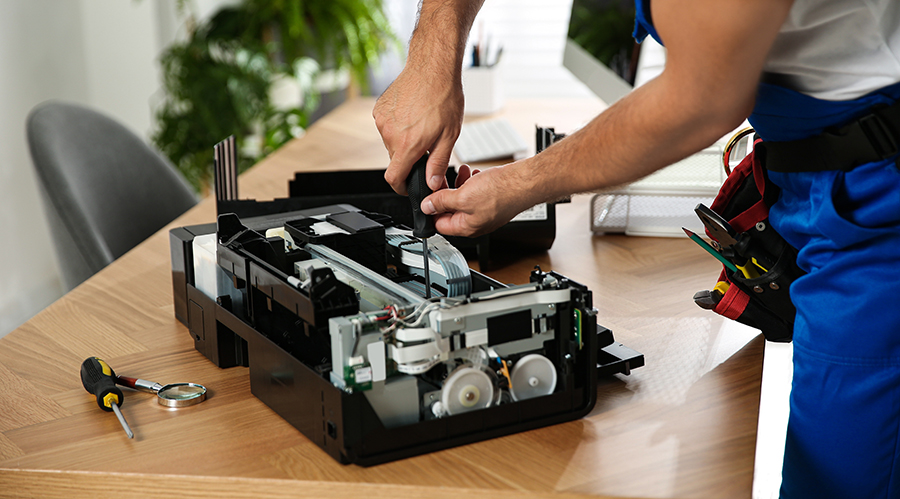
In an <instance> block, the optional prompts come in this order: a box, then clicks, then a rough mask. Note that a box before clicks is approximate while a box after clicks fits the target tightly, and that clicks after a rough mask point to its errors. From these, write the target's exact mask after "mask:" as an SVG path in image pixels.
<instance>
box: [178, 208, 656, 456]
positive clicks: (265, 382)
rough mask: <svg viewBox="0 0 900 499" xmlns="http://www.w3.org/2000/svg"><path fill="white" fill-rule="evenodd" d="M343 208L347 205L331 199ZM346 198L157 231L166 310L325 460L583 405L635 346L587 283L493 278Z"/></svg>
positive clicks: (633, 359)
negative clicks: (246, 378)
mask: <svg viewBox="0 0 900 499" xmlns="http://www.w3.org/2000/svg"><path fill="white" fill-rule="evenodd" d="M347 208H350V209H347ZM428 244H429V259H430V265H429V266H428V268H429V272H430V274H431V279H430V282H431V288H432V289H431V298H429V299H425V298H424V296H425V279H424V270H423V269H424V268H425V265H424V260H423V258H422V244H421V242H420V241H419V240H418V239H416V238H414V237H413V236H412V233H411V231H410V230H409V229H408V228H406V227H404V226H402V225H397V224H394V223H393V221H392V220H391V219H390V218H389V217H387V216H384V215H378V214H373V213H366V212H360V211H356V210H355V209H353V207H348V206H347V205H340V206H329V207H324V208H320V209H314V210H304V211H299V212H292V213H287V214H281V215H279V216H264V217H257V218H248V219H246V220H244V221H242V220H240V219H239V218H238V217H237V216H236V215H234V214H223V215H220V216H219V220H218V224H217V225H212V224H210V225H206V226H193V227H182V228H178V229H173V230H172V231H171V247H172V262H173V282H174V286H175V302H176V316H177V317H178V318H179V319H180V320H181V321H182V322H184V323H185V325H187V326H188V328H189V330H190V334H191V336H192V337H193V338H194V343H195V346H196V348H197V349H198V350H199V351H200V352H202V353H204V355H206V356H207V357H208V358H210V360H212V361H213V362H215V363H216V364H217V365H219V366H220V367H230V366H233V365H245V366H249V367H250V378H251V390H252V392H253V394H254V395H255V396H257V397H258V398H260V399H261V400H263V401H264V402H265V403H266V404H268V405H269V406H270V407H271V408H272V409H274V410H275V411H276V412H277V413H278V414H280V415H281V416H282V417H284V418H285V419H286V420H287V421H289V422H290V423H291V424H293V425H294V426H295V427H297V428H298V429H299V430H300V431H302V432H303V433H304V434H305V435H306V436H307V437H308V438H310V440H312V441H313V442H315V443H316V444H318V445H319V446H320V447H322V448H323V449H324V450H325V451H326V452H328V453H329V454H330V455H332V457H334V458H335V459H337V460H339V461H341V462H344V463H357V464H361V465H370V464H377V463H380V462H385V461H390V460H394V459H399V458H403V457H407V456H411V455H415V454H420V453H423V452H430V451H432V450H437V449H441V448H445V447H450V446H455V445H460V444H463V443H468V442H473V441H477V440H483V439H486V438H492V437H495V436H499V435H505V434H509V433H514V432H518V431H523V430H527V429H531V428H536V427H540V426H546V425H548V424H554V423H558V422H562V421H568V420H572V419H577V418H580V417H582V416H584V415H585V414H587V413H588V412H589V411H590V410H591V408H592V407H593V405H594V402H595V398H596V392H597V389H596V384H597V376H598V373H599V374H612V373H624V374H628V373H629V372H630V369H633V368H636V367H639V366H641V365H643V357H642V356H641V355H640V354H638V353H637V352H634V351H633V350H630V349H628V348H627V347H624V346H623V345H621V344H619V343H616V342H615V341H614V340H613V337H612V333H611V332H610V331H609V330H607V329H605V328H602V327H598V326H597V322H596V310H595V309H594V308H593V305H592V301H591V300H592V297H591V292H590V291H589V290H588V289H587V288H586V287H585V286H583V285H581V284H579V283H577V282H575V281H572V280H571V279H568V278H567V277H565V276H562V275H559V274H557V273H555V272H544V271H541V270H540V269H535V270H534V271H533V272H531V275H530V276H529V283H528V284H523V285H511V286H507V285H504V284H502V283H499V282H497V281H495V280H493V279H491V278H490V277H487V276H485V275H483V274H480V273H478V272H476V271H474V270H471V269H469V268H468V266H467V264H466V260H465V259H464V258H463V257H462V255H461V254H460V252H459V251H458V250H457V249H456V248H454V247H453V246H451V245H450V244H449V243H447V242H446V241H445V240H444V239H443V238H442V237H441V236H439V235H438V236H434V237H431V238H429V239H428Z"/></svg>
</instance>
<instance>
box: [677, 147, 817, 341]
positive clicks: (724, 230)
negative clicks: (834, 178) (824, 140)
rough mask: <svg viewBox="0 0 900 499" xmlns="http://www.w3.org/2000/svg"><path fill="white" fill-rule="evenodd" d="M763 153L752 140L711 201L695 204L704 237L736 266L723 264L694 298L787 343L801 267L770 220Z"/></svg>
mask: <svg viewBox="0 0 900 499" xmlns="http://www.w3.org/2000/svg"><path fill="white" fill-rule="evenodd" d="M766 153H767V149H765V148H764V147H762V141H761V140H756V142H755V144H754V149H753V152H751V153H750V154H749V155H748V156H747V157H746V158H744V160H743V161H742V162H741V163H740V164H739V165H738V166H737V167H736V168H735V169H734V171H732V172H731V173H730V174H729V176H728V178H727V179H726V180H725V183H724V184H723V185H722V188H721V189H720V190H719V194H718V195H717V196H716V199H715V200H714V201H713V203H712V206H710V207H709V208H706V207H705V206H702V205H700V206H698V208H697V212H698V215H700V217H701V220H703V222H704V225H705V226H706V234H707V236H709V237H710V239H712V240H713V241H714V246H715V247H716V249H718V250H719V252H720V253H721V254H722V256H724V257H725V258H726V259H728V260H729V261H731V262H732V263H733V264H734V265H735V267H736V268H737V270H736V271H735V270H733V269H730V268H729V267H724V268H723V270H722V272H721V274H720V275H719V279H718V282H717V284H716V286H715V288H713V289H712V290H709V291H700V292H698V293H697V294H695V295H694V301H695V302H696V303H697V304H698V305H700V306H701V307H703V308H706V309H710V310H712V311H714V312H715V313H717V314H720V315H722V316H725V317H728V318H729V319H733V320H736V321H738V322H740V323H742V324H746V325H748V326H751V327H754V328H757V329H760V330H761V331H762V332H763V334H764V335H765V337H766V339H767V340H770V341H777V342H788V341H791V336H792V333H793V327H794V316H795V315H796V309H795V308H794V304H793V303H792V302H791V298H790V294H789V292H788V291H789V288H790V285H791V283H792V282H793V281H794V280H795V279H797V278H798V277H800V276H801V275H803V271H802V270H800V268H799V267H797V250H796V249H794V248H793V247H792V246H791V245H790V244H788V243H787V241H785V240H784V238H783V237H781V235H780V234H778V233H777V232H776V231H775V230H774V229H773V228H772V227H771V225H770V224H769V207H770V206H772V204H774V203H775V201H777V200H778V194H779V189H778V186H776V185H775V184H773V183H772V182H771V181H770V180H769V178H768V175H766V169H765V168H764V167H763V163H764V162H765V161H766V160H767V158H766ZM710 211H711V212H712V213H710ZM704 213H705V215H704ZM718 216H720V217H721V218H718ZM711 218H712V219H711ZM713 219H718V220H720V221H719V222H716V221H715V220H713Z"/></svg>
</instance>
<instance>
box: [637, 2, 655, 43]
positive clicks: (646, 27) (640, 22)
mask: <svg viewBox="0 0 900 499" xmlns="http://www.w3.org/2000/svg"><path fill="white" fill-rule="evenodd" d="M634 9H635V15H634V33H632V35H631V36H633V37H634V39H635V41H637V42H638V43H641V42H643V41H644V38H647V35H650V36H651V37H653V39H654V40H656V41H657V42H659V43H660V44H662V40H661V39H660V38H659V34H658V33H657V32H656V28H654V27H653V19H652V18H651V17H650V0H634Z"/></svg>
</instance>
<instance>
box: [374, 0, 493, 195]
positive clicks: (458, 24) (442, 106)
mask: <svg viewBox="0 0 900 499" xmlns="http://www.w3.org/2000/svg"><path fill="white" fill-rule="evenodd" d="M483 2H484V0H423V1H422V5H421V8H420V10H419V19H418V21H417V23H416V29H415V31H414V32H413V37H412V39H411V40H410V42H409V57H408V58H407V60H406V66H405V67H404V68H403V71H402V72H401V73H400V76H398V77H397V79H396V80H395V81H394V83H393V84H391V86H390V87H389V88H388V89H387V91H385V93H384V94H383V95H382V96H381V97H380V98H379V99H378V102H377V103H376V104H375V110H374V111H373V113H372V114H373V116H374V117H375V125H376V126H377V127H378V131H379V132H380V133H381V139H382V141H384V146H385V148H387V151H388V156H389V157H390V158H391V162H390V164H389V165H388V168H387V172H385V174H384V178H385V180H387V182H388V183H389V184H390V185H391V187H392V188H393V189H394V190H395V191H396V192H397V193H398V194H404V195H405V194H406V177H408V176H409V172H410V170H412V166H413V164H415V162H416V161H417V160H418V159H419V158H421V157H422V156H423V155H424V154H425V153H426V152H430V153H431V154H430V156H429V158H428V164H427V165H426V166H425V178H426V180H427V182H428V186H429V187H431V189H432V190H438V189H440V188H441V187H443V186H445V185H446V180H445V177H444V175H445V174H446V172H447V165H449V164H450V153H451V152H452V151H453V145H454V144H455V143H456V139H457V138H459V130H460V128H461V127H462V116H463V105H464V97H463V92H462V60H463V53H464V52H465V47H466V39H467V37H468V35H469V30H470V29H471V27H472V22H474V20H475V15H476V14H477V13H478V10H479V9H480V8H481V4H482V3H483Z"/></svg>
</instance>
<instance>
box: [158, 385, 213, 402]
mask: <svg viewBox="0 0 900 499" xmlns="http://www.w3.org/2000/svg"><path fill="white" fill-rule="evenodd" d="M156 397H157V399H156V400H157V402H159V405H164V406H166V407H187V406H190V405H194V404H199V403H200V402H203V401H204V400H206V387H205V386H203V385H198V384H197V383H171V384H168V385H165V386H163V387H162V388H160V389H159V391H158V392H156Z"/></svg>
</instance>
